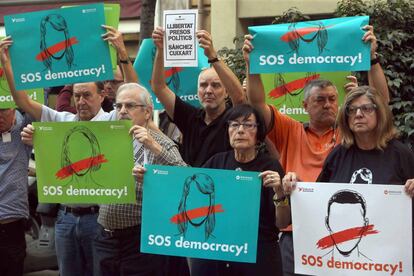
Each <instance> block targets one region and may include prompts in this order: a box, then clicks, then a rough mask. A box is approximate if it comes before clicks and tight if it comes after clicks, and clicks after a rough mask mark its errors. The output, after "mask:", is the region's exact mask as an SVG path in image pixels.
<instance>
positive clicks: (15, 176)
mask: <svg viewBox="0 0 414 276" xmlns="http://www.w3.org/2000/svg"><path fill="white" fill-rule="evenodd" d="M30 122H31V119H30V117H29V116H27V115H22V114H21V113H20V112H19V111H17V110H14V109H10V108H6V109H3V108H0V133H1V136H0V275H3V276H18V275H23V264H24V258H25V256H26V240H25V226H26V223H25V222H26V219H27V218H28V217H29V203H28V199H27V187H28V183H27V173H28V170H27V166H28V164H29V156H30V153H31V150H32V149H31V147H29V146H26V145H24V144H23V143H22V141H21V139H20V131H21V130H22V128H23V127H24V126H25V125H27V124H28V123H30Z"/></svg>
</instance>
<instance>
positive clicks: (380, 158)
mask: <svg viewBox="0 0 414 276" xmlns="http://www.w3.org/2000/svg"><path fill="white" fill-rule="evenodd" d="M338 125H339V128H340V131H341V134H342V141H341V145H339V146H337V147H336V148H335V149H334V150H333V151H332V152H331V154H330V155H329V156H328V157H327V159H326V161H325V164H324V166H323V169H322V172H321V174H320V175H319V177H318V180H317V181H318V182H337V183H347V182H349V183H366V184H396V185H403V184H405V185H406V191H407V193H408V194H409V195H410V196H413V195H414V183H413V178H414V153H413V152H412V151H411V150H410V149H409V148H408V147H406V146H405V145H403V144H402V143H401V142H399V141H398V140H397V139H396V137H397V130H396V128H395V127H394V124H393V118H392V114H391V111H390V108H389V107H388V106H387V104H386V103H385V101H384V99H382V98H381V97H380V96H379V95H378V93H376V92H375V90H374V89H373V88H369V87H368V86H361V87H358V88H355V89H353V90H352V91H351V92H350V93H349V94H348V95H347V97H346V99H345V102H344V105H343V107H342V108H341V110H340V112H339V118H338Z"/></svg>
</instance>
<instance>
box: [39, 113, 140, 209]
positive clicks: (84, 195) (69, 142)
mask: <svg viewBox="0 0 414 276" xmlns="http://www.w3.org/2000/svg"><path fill="white" fill-rule="evenodd" d="M130 124H131V123H130V122H126V121H120V122H64V123H34V126H35V135H34V148H35V154H36V170H37V177H38V196H39V201H40V202H48V203H133V202H134V200H135V192H134V179H133V177H132V175H131V169H132V167H133V164H134V163H133V156H132V155H133V154H132V141H131V137H130V136H129V134H128V130H129V127H130ZM114 141H116V145H117V147H116V149H115V148H114V147H113V145H114Z"/></svg>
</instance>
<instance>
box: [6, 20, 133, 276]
mask: <svg viewBox="0 0 414 276" xmlns="http://www.w3.org/2000/svg"><path fill="white" fill-rule="evenodd" d="M103 28H105V29H106V30H107V32H106V33H105V34H104V35H103V36H102V37H103V39H104V40H107V41H109V42H111V43H112V44H113V45H114V46H115V48H116V49H117V53H118V58H119V59H120V60H121V63H122V64H123V65H122V67H123V69H124V72H125V76H126V79H127V81H137V79H138V77H137V76H136V73H135V70H134V69H133V67H132V65H131V63H130V62H129V60H125V61H123V60H122V59H123V58H125V55H127V52H126V49H125V45H124V43H123V39H122V34H121V33H120V32H119V31H117V30H115V29H114V28H112V27H109V26H103ZM12 44H13V42H12V40H11V38H10V37H8V38H5V39H3V40H1V41H0V60H1V63H2V65H3V69H4V72H5V75H6V78H7V82H8V84H9V87H10V92H11V94H12V96H13V99H14V101H15V103H16V105H17V106H18V107H20V108H21V109H22V110H23V111H25V112H26V113H27V114H29V115H30V116H31V117H32V118H33V119H34V120H36V121H42V122H66V121H106V120H113V119H116V116H115V112H113V114H110V113H106V112H105V111H104V110H103V109H102V107H101V105H102V102H103V100H104V97H105V94H104V93H103V90H104V86H103V84H102V82H87V83H76V84H74V85H73V99H74V103H75V108H76V111H77V112H76V114H73V113H70V112H58V111H56V110H53V109H51V108H49V107H47V106H46V105H42V104H40V103H38V102H36V101H33V100H32V99H31V98H30V97H28V96H27V94H26V93H24V92H22V91H16V89H15V86H14V76H13V72H12V70H11V62H10V57H9V54H8V51H6V49H7V48H8V47H11V46H12ZM122 61H123V62H122ZM24 130H25V132H24V133H22V140H23V141H30V142H31V139H32V135H33V131H34V128H33V127H32V126H31V125H28V126H27V127H25V128H24ZM26 169H27V168H26ZM98 211H99V208H98V206H96V205H88V204H76V205H75V204H73V205H72V204H71V205H63V204H62V205H60V210H59V212H58V218H57V221H56V226H55V241H56V255H57V259H58V265H59V273H60V274H61V275H62V276H65V275H86V276H87V275H92V274H93V271H92V267H93V259H92V240H93V238H94V236H95V233H96V229H97V227H98V223H97V217H98Z"/></svg>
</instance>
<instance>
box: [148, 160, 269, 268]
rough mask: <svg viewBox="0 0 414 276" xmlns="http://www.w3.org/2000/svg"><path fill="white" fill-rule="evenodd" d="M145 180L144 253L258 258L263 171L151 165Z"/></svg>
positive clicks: (246, 259)
mask: <svg viewBox="0 0 414 276" xmlns="http://www.w3.org/2000/svg"><path fill="white" fill-rule="evenodd" d="M143 185H144V187H145V188H144V190H143V203H142V231H141V252H145V253H153V254H164V255H174V256H185V257H195V258H203V259H213V260H229V261H236V262H255V261H256V248H257V237H258V215H259V209H260V207H259V204H260V186H261V185H260V179H259V177H258V173H254V172H240V171H228V170H213V169H202V168H186V167H168V166H159V165H151V166H147V172H146V173H145V176H144V184H143ZM234 198H242V199H243V204H239V201H235V200H234ZM240 229H243V231H240Z"/></svg>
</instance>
